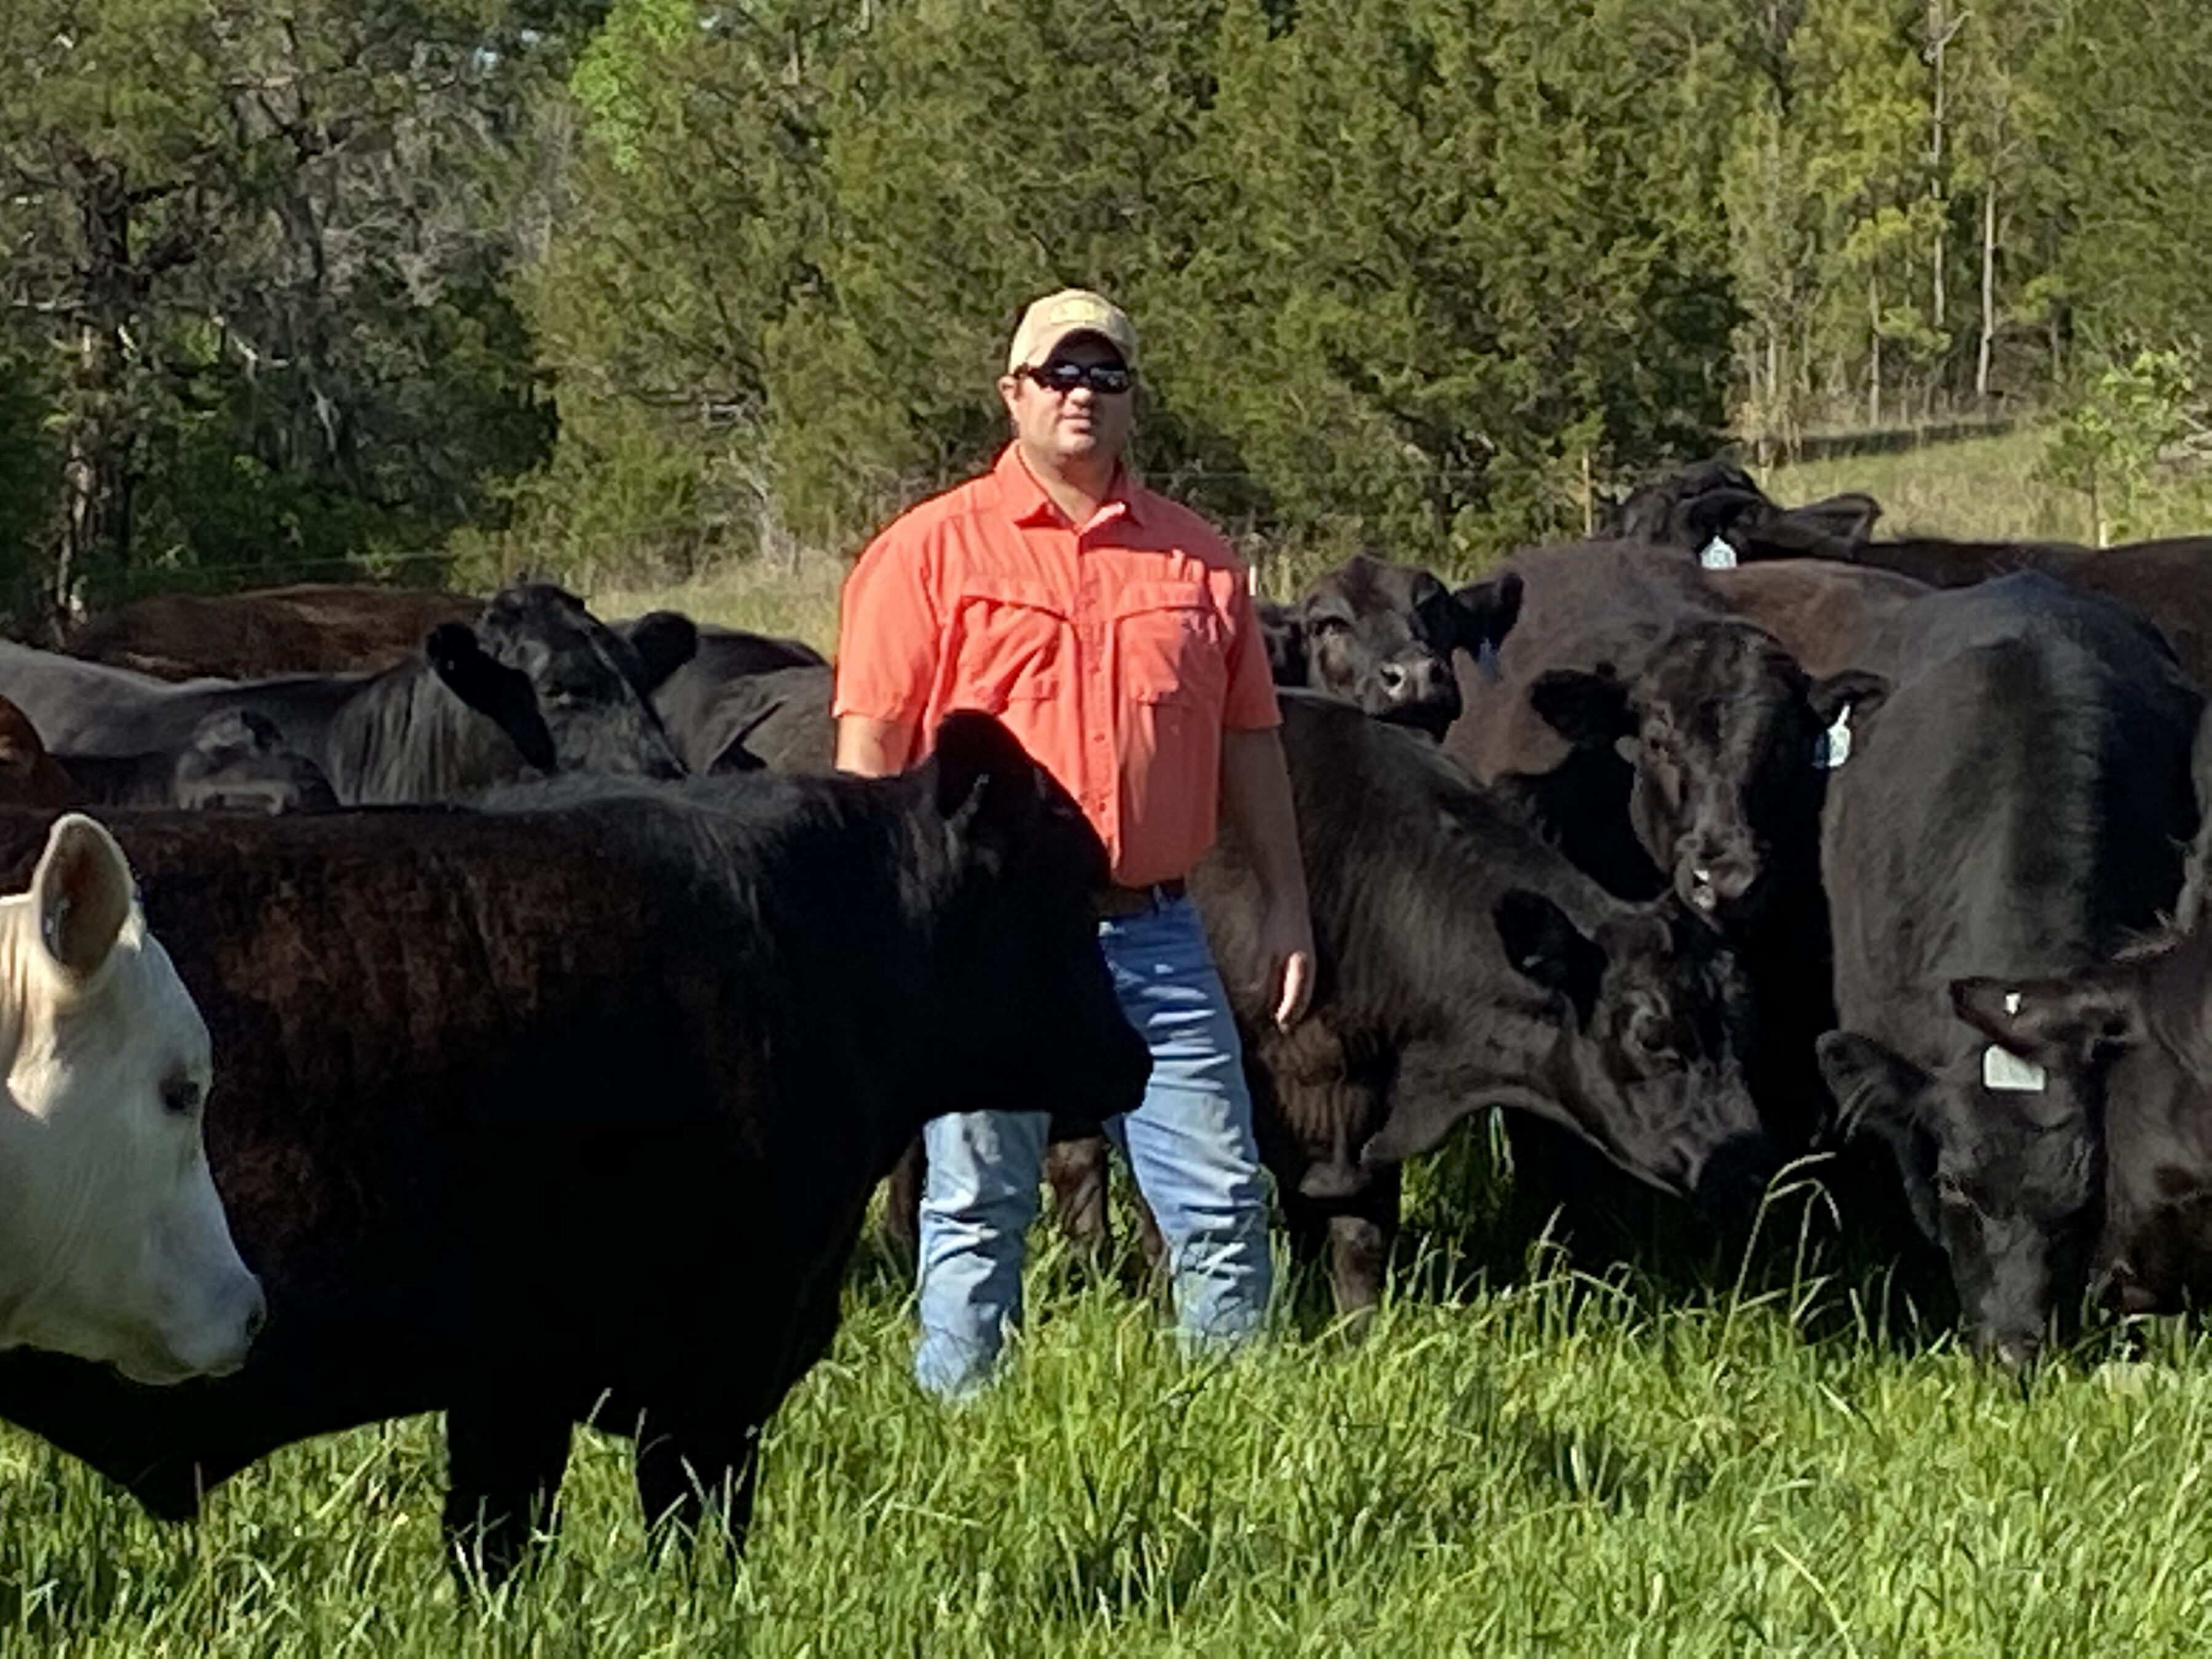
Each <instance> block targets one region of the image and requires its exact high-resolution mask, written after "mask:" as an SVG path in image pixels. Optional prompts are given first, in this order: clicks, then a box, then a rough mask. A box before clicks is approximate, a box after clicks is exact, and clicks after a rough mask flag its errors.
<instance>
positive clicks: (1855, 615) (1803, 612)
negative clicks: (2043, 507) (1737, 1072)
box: [1444, 541, 1928, 899]
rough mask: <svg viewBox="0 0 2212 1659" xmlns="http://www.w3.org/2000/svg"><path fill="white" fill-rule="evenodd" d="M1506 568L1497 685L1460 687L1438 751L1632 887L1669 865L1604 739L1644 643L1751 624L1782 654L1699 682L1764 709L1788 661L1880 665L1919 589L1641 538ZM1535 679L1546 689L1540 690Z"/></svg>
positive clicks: (1659, 876)
mask: <svg viewBox="0 0 2212 1659" xmlns="http://www.w3.org/2000/svg"><path fill="white" fill-rule="evenodd" d="M1515 568H1516V570H1517V571H1518V573H1519V574H1521V575H1522V578H1523V582H1524V585H1523V588H1522V593H1523V599H1522V609H1521V619H1520V623H1519V625H1518V626H1517V627H1516V628H1515V629H1514V630H1513V633H1512V635H1511V636H1510V638H1509V639H1507V641H1505V644H1504V647H1503V649H1502V650H1501V651H1500V653H1499V656H1498V661H1499V668H1500V674H1501V683H1500V684H1498V685H1497V686H1495V687H1493V688H1489V689H1488V690H1473V689H1470V694H1469V696H1468V700H1467V712H1466V714H1464V715H1463V716H1462V718H1461V719H1460V720H1458V721H1456V722H1455V724H1454V725H1453V726H1452V728H1451V730H1450V731H1449V732H1447V733H1446V734H1445V736H1444V748H1445V750H1446V751H1447V752H1448V753H1449V754H1451V755H1453V756H1454V757H1456V758H1457V759H1459V760H1460V761H1461V762H1462V763H1463V764H1465V765H1466V766H1467V767H1468V769H1470V770H1471V771H1473V772H1474V775H1475V776H1476V777H1477V778H1478V779H1480V780H1481V781H1484V782H1487V783H1500V784H1507V785H1510V787H1513V788H1515V789H1516V791H1517V792H1518V793H1520V794H1521V795H1522V797H1523V798H1524V799H1526V800H1527V801H1528V804H1529V806H1530V810H1531V811H1534V812H1535V814H1536V815H1537V817H1538V818H1539V819H1540V820H1541V822H1542V823H1544V824H1545V826H1546V828H1547V830H1548V831H1549V832H1550V833H1551V834H1552V835H1553V836H1555V837H1556V838H1557V839H1558V841H1559V845H1560V846H1561V848H1563V849H1564V850H1565V852H1566V853H1567V854H1568V856H1570V857H1571V858H1572V859H1573V860H1575V861H1576V862H1577V864H1579V865H1580V866H1582V867H1583V868H1584V869H1585V870H1588V871H1589V872H1590V873H1591V874H1592V875H1594V876H1595V877H1596V878H1598V879H1599V880H1600V881H1602V882H1604V883H1605V884H1606V885H1607V887H1608V888H1609V889H1611V890H1613V892H1615V893H1618V894H1620V896H1623V897H1626V898H1638V899H1640V898H1648V897H1650V896H1653V895H1654V894H1656V893H1657V892H1659V891H1661V890H1663V889H1664V888H1665V886H1666V885H1667V884H1668V879H1669V878H1668V874H1667V872H1666V869H1665V868H1664V867H1663V866H1668V865H1670V864H1671V863H1672V862H1673V860H1672V856H1671V854H1672V841H1671V838H1669V839H1668V840H1665V841H1662V840H1660V839H1658V838H1656V837H1655V838H1653V839H1652V840H1651V841H1650V843H1649V846H1648V848H1647V845H1646V843H1645V842H1643V841H1639V840H1638V837H1637V836H1636V835H1635V834H1634V833H1633V823H1632V817H1631V811H1630V805H1631V796H1632V792H1633V791H1634V790H1635V788H1636V787H1637V775H1636V767H1637V763H1638V750H1637V746H1636V745H1635V744H1627V745H1626V752H1620V744H1619V742H1618V740H1619V739H1620V738H1621V737H1623V736H1626V735H1627V734H1628V731H1629V726H1628V724H1626V723H1624V720H1625V714H1626V702H1627V698H1628V695H1629V687H1630V686H1631V685H1632V684H1633V683H1634V682H1635V681H1636V680H1637V678H1638V677H1639V676H1640V675H1641V674H1643V672H1644V670H1645V668H1646V666H1647V665H1649V664H1650V661H1651V659H1652V658H1653V656H1654V655H1655V653H1657V652H1659V651H1660V650H1661V648H1662V647H1663V646H1664V645H1665V644H1666V643H1667V641H1669V640H1670V639H1673V638H1674V636H1675V635H1677V634H1679V633H1680V631H1681V630H1683V629H1691V628H1696V627H1699V626H1701V625H1705V624H1711V623H1719V622H1723V621H1725V620H1727V619H1729V618H1740V619H1741V620H1743V621H1746V622H1749V623H1755V624H1757V625H1758V626H1759V627H1760V628H1762V629H1765V631H1766V632H1767V633H1769V634H1771V635H1773V636H1774V637H1775V639H1776V640H1777V641H1778V642H1779V643H1780V645H1781V646H1782V647H1784V652H1785V653H1787V655H1786V656H1784V655H1779V654H1776V653H1771V652H1767V651H1761V652H1756V653H1750V654H1749V655H1747V656H1746V657H1745V658H1744V659H1743V661H1742V663H1741V667H1742V668H1744V669H1746V670H1748V671H1753V672H1752V676H1751V678H1750V679H1748V680H1747V679H1743V678H1738V679H1737V681H1736V682H1735V684H1731V685H1729V687H1727V688H1726V689H1725V691H1724V692H1723V690H1721V689H1719V688H1707V690H1709V691H1710V693H1711V695H1712V696H1716V697H1719V696H1726V698H1727V699H1728V700H1729V701H1730V702H1745V701H1746V700H1747V699H1751V700H1753V701H1759V702H1761V703H1762V706H1763V707H1765V708H1778V707H1780V706H1782V704H1783V703H1785V702H1787V701H1788V700H1789V699H1790V697H1792V696H1797V695H1799V694H1800V693H1802V690H1804V689H1805V682H1804V680H1803V678H1802V675H1800V674H1799V673H1798V671H1797V665H1796V664H1795V663H1789V662H1788V659H1789V658H1796V659H1798V661H1799V662H1802V664H1804V665H1807V666H1808V668H1809V669H1810V670H1811V671H1813V672H1815V673H1820V674H1832V673H1834V672H1836V671H1839V670H1842V669H1844V668H1849V667H1858V666H1863V665H1875V666H1880V665H1883V664H1886V663H1887V661H1888V655H1887V643H1886V641H1887V636H1888V631H1889V628H1890V624H1891V623H1893V620H1894V619H1895V617H1897V615H1898V614H1899V611H1902V610H1903V608H1904V607H1905V606H1906V605H1910V604H1911V603H1912V602H1913V601H1914V600H1915V599H1918V598H1920V597H1922V596H1923V594H1924V593H1925V592H1927V591H1928V590H1927V589H1926V588H1924V587H1923V586H1921V585H1920V584H1918V583H1916V582H1911V581H1909V580H1905V578H1902V577H1899V576H1895V575H1893V574H1889V573H1887V572H1881V571H1860V570H1854V569H1851V568H1848V567H1845V566H1842V565H1837V564H1832V563H1827V562H1823V561H1819V560H1794V561H1788V562H1778V563H1771V564H1763V565H1758V566H1753V567H1747V568H1741V569H1735V570H1706V569H1703V568H1699V565H1698V564H1697V562H1696V561H1695V560H1694V559H1691V558H1688V557H1686V556H1683V554H1682V553H1681V551H1680V550H1679V549H1675V548H1669V547H1665V546H1662V545H1659V544H1654V543H1650V542H1646V541H1601V542H1586V543H1581V544H1575V545H1571V546H1566V547H1559V548H1551V549H1544V550H1538V551H1535V552H1533V553H1529V554H1525V555H1522V556H1519V559H1518V562H1517V563H1516V567H1515ZM1785 665H1786V666H1785ZM1562 676H1572V677H1578V678H1583V679H1591V678H1595V679H1596V680H1601V681H1603V682H1607V683H1608V684H1609V686H1610V688H1611V689H1610V690H1608V691H1607V693H1606V697H1607V699H1609V701H1610V705H1611V707H1612V708H1613V709H1614V710H1615V711H1618V712H1616V713H1615V714H1612V715H1607V714H1605V711H1604V708H1603V707H1602V706H1599V707H1593V708H1588V709H1578V708H1577V706H1576V701H1575V699H1574V698H1573V697H1572V696H1571V692H1570V691H1569V690H1567V689H1565V688H1563V687H1562V686H1561V685H1560V684H1559V680H1560V677H1562ZM1462 678H1463V679H1464V678H1466V677H1465V676H1464V675H1463V676H1462ZM1761 679H1763V681H1764V684H1765V690H1763V691H1760V692H1759V693H1758V694H1757V697H1756V698H1754V697H1753V693H1752V689H1751V688H1752V684H1753V682H1755V681H1759V680H1761ZM1469 684H1470V688H1472V682H1471V681H1470V682H1469ZM1540 685H1543V686H1546V687H1548V688H1550V689H1548V690H1543V691H1541V692H1540V691H1539V689H1538V688H1539V686H1540ZM1688 689H1690V690H1696V689H1697V688H1695V687H1694V686H1692V687H1691V688H1688ZM1689 712H1690V711H1688V710H1686V711H1685V715H1686V717H1687V715H1688V714H1689ZM1680 723H1681V724H1685V725H1686V724H1687V718H1685V720H1684V721H1683V722H1680ZM1738 724H1741V720H1740V719H1739V720H1738Z"/></svg>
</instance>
